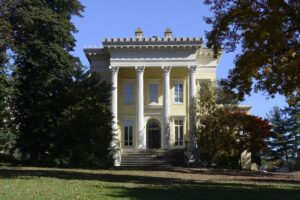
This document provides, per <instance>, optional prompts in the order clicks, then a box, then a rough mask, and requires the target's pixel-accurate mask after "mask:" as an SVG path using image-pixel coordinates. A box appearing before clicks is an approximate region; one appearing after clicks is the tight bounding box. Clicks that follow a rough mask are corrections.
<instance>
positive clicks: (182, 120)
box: [174, 118, 184, 147]
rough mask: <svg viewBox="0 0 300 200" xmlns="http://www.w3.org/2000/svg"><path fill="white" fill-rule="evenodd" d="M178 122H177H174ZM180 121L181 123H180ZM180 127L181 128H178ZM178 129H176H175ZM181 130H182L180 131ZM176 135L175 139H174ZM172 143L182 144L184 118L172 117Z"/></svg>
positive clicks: (181, 145) (179, 145)
mask: <svg viewBox="0 0 300 200" xmlns="http://www.w3.org/2000/svg"><path fill="white" fill-rule="evenodd" d="M176 122H178V123H179V124H176ZM180 122H182V124H180ZM180 127H181V129H180ZM177 130H178V131H177ZM180 131H182V132H180ZM176 137H177V139H176ZM174 145H175V146H176V147H183V146H184V119H181V118H176V119H174Z"/></svg>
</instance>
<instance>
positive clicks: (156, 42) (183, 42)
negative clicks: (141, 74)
mask: <svg viewBox="0 0 300 200" xmlns="http://www.w3.org/2000/svg"><path fill="white" fill-rule="evenodd" d="M102 43H103V46H104V47H107V48H149V47H150V48H157V47H158V48H164V47H198V48H199V47H201V46H202V44H203V40H202V38H199V37H197V38H196V37H188V38H186V37H175V38H173V37H163V38H160V37H151V38H106V39H104V40H103V42H102Z"/></svg>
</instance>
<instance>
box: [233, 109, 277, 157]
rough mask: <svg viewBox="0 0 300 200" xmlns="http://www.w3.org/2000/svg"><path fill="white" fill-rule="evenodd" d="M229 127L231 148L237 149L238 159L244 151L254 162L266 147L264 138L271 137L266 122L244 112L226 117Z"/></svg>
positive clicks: (268, 125) (269, 128) (269, 127)
mask: <svg viewBox="0 0 300 200" xmlns="http://www.w3.org/2000/svg"><path fill="white" fill-rule="evenodd" d="M228 122H229V124H230V125H229V127H231V129H232V130H235V131H234V134H233V138H232V139H233V140H232V144H233V148H235V149H238V150H239V151H238V152H239V157H241V153H242V152H243V151H245V150H247V151H248V152H250V153H251V158H252V160H254V159H255V158H257V156H258V155H259V154H260V153H262V151H263V150H264V149H265V148H266V147H267V141H266V138H268V137H270V136H271V135H272V131H271V125H270V124H269V122H268V120H266V119H262V118H261V117H258V116H255V115H249V114H247V113H245V112H240V111H237V112H233V113H230V114H229V115H228Z"/></svg>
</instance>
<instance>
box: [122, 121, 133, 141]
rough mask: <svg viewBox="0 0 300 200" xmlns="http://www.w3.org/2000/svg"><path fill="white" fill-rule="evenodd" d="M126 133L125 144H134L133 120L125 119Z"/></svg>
mask: <svg viewBox="0 0 300 200" xmlns="http://www.w3.org/2000/svg"><path fill="white" fill-rule="evenodd" d="M124 133H125V134H124V135H125V140H124V144H125V146H132V135H133V121H132V120H125V121H124Z"/></svg>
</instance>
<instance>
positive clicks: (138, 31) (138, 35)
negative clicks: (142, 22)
mask: <svg viewBox="0 0 300 200" xmlns="http://www.w3.org/2000/svg"><path fill="white" fill-rule="evenodd" d="M143 37H144V32H143V31H142V29H141V28H137V29H136V30H135V38H137V39H141V38H143Z"/></svg>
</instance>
